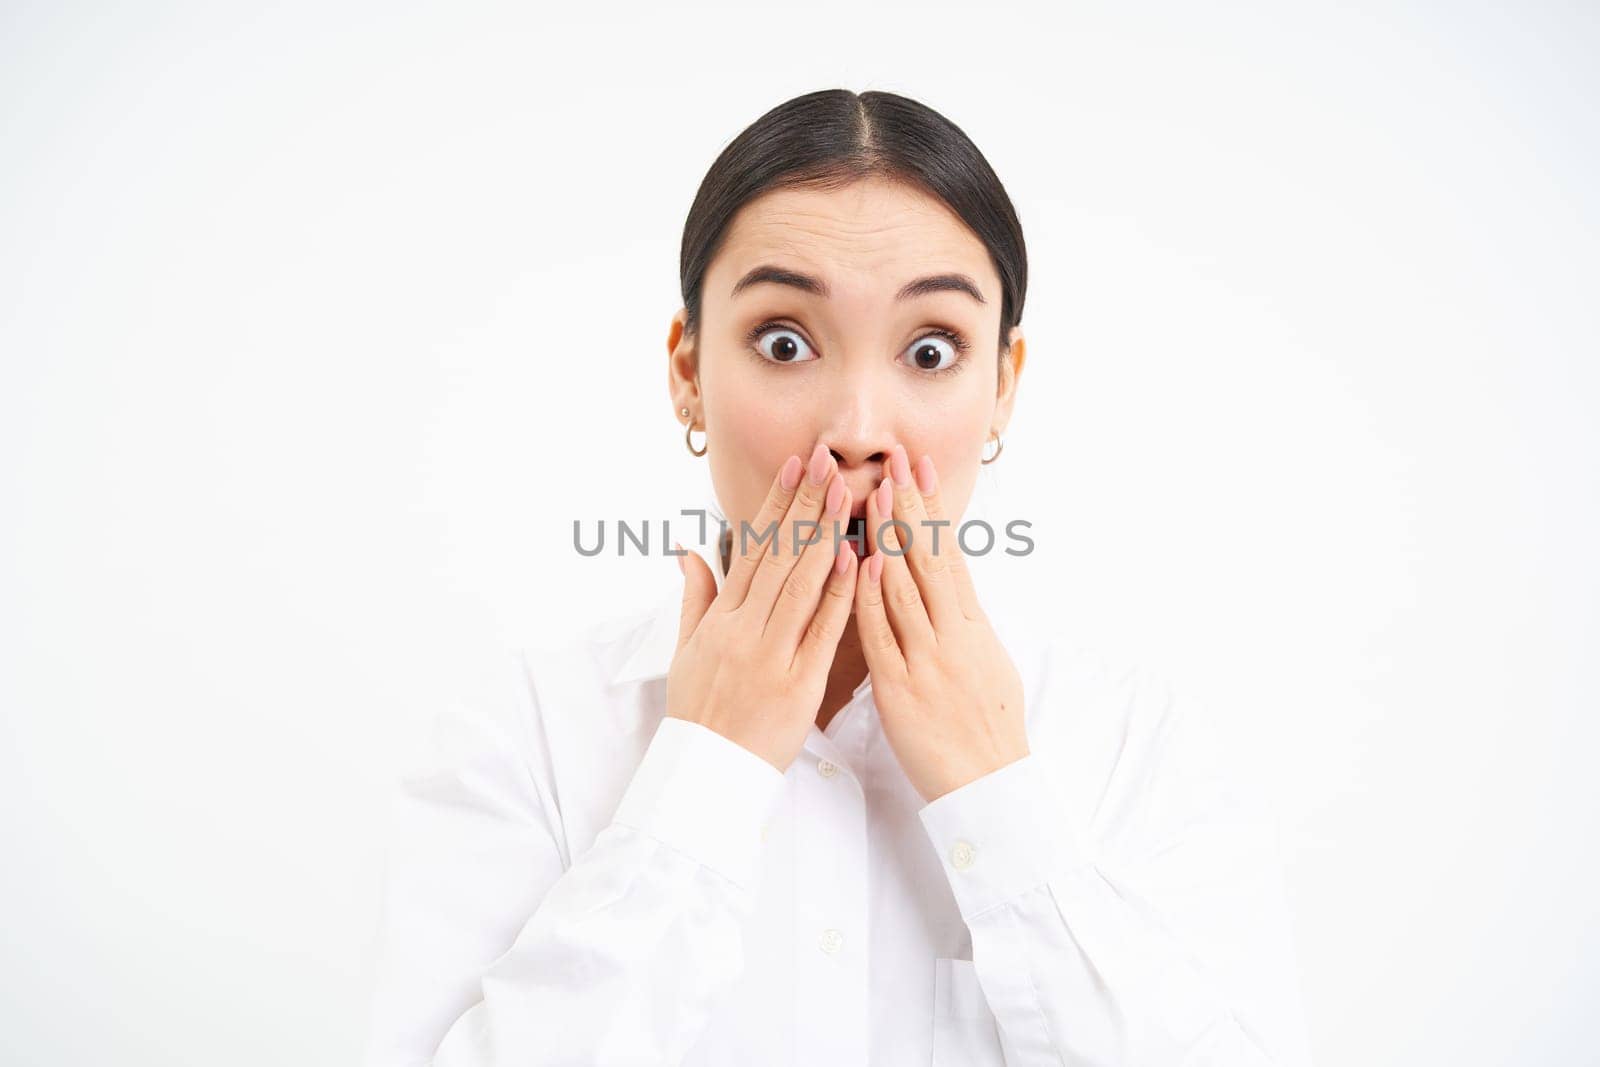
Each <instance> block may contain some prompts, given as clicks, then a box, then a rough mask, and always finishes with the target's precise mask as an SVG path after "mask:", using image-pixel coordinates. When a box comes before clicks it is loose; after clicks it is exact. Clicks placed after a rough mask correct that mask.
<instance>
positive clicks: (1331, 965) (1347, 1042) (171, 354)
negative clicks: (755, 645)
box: [0, 3, 1600, 1067]
mask: <svg viewBox="0 0 1600 1067" xmlns="http://www.w3.org/2000/svg"><path fill="white" fill-rule="evenodd" d="M1498 6H1499V7H1500V8H1502V9H1503V10H1499V11H1496V10H1491V9H1489V8H1488V7H1487V6H1485V5H1444V4H1440V5H1437V6H1434V7H1424V6H1417V5H1370V6H1366V9H1365V10H1354V9H1352V5H1349V4H1331V3H1330V4H1327V5H1320V4H1318V5H1306V4H1300V5H1288V4H1260V5H1249V6H1244V5H1228V6H1226V9H1225V10H1224V9H1221V8H1219V5H1215V4H1205V5H1182V6H1175V7H1174V8H1172V9H1171V10H1166V11H1156V10H1152V9H1150V8H1148V7H1146V6H1144V5H1138V6H1137V7H1135V6H1132V5H1128V6H1122V7H1119V8H1117V9H1115V10H1113V9H1112V8H1111V7H1110V6H1107V7H1106V8H1103V9H1096V8H1088V7H1081V6H1077V5H1068V6H1066V7H1064V8H1062V7H1057V6H1056V5H1037V6H1027V7H1016V8H1008V7H1006V6H1004V5H998V4H990V5H985V6H983V7H979V6H975V5H973V4H970V3H964V4H934V3H919V4H915V5H904V6H899V7H896V8H889V7H876V6H869V5H862V4H857V3H850V4H839V5H834V4H806V5H785V6H782V7H776V6H775V7H773V8H771V9H770V10H767V11H757V10H754V9H753V8H752V7H750V6H748V5H743V4H729V5H727V6H726V7H725V8H721V9H718V8H711V7H699V8H691V7H686V6H684V5H660V6H650V7H641V8H640V9H639V10H637V11H636V12H633V13H631V14H622V13H619V12H618V10H617V8H616V7H615V6H614V5H602V6H600V7H595V8H592V9H589V10H588V11H586V12H585V11H577V10H574V11H570V12H559V13H554V14H552V13H548V12H546V13H540V12H536V11H535V10H534V9H533V6H532V5H527V6H524V7H506V8H503V9H498V8H489V7H467V6H464V5H461V4H451V5H448V6H446V5H439V6H437V7H435V8H431V9H427V8H421V7H400V6H397V5H393V4H381V5H380V4H373V5H371V6H370V7H356V6H350V5H342V6H330V5H326V4H303V5H280V4H274V5H238V6H237V7H236V8H235V9H233V10H225V9H223V8H221V7H219V6H217V5H201V4H196V5H194V6H192V7H172V6H158V5H116V6H113V5H105V6H103V7H99V8H94V7H89V6H86V5H76V6H73V5H66V4H54V5H44V4H30V5H17V4H10V5H7V6H6V9H5V10H4V11H3V12H0V132H3V138H0V143H3V149H0V153H3V160H4V165H3V169H0V509H3V512H0V516H3V518H0V731H3V733H0V742H3V745H0V850H3V851H0V856H3V859H0V867H3V869H4V871H5V872H6V873H5V874H4V875H3V876H0V907H3V923H0V925H3V929H4V933H3V935H0V938H3V941H4V944H3V948H0V1016H3V1019H4V1023H3V1025H0V1061H4V1062H6V1063H19V1064H20V1063H28V1064H44V1063H59V1064H66V1063H94V1062H107V1063H111V1062H114V1063H118V1064H125V1065H145V1064H149V1065H157V1064H160V1065H197V1067H198V1065H207V1067H209V1065H214V1064H219V1063H226V1064H230V1065H232V1067H252V1065H257V1064H260V1065H266V1064H286V1063H294V1064H327V1065H334V1064H345V1063H349V1062H352V1061H353V1060H354V1059H355V1057H356V1055H357V1053H358V1050H359V1047H360V1043H361V1040H362V1028H363V1025H364V1021H365V1011H366V997H367V989H368V983H369V982H370V980H371V968H372V962H371V950H372V945H373V934H374V931H375V923H376V913H375V906H376V902H377V900H378V896H379V891H380V886H381V878H382V870H383V848H382V837H381V834H382V830H383V823H384V819H385V815H386V807H385V805H386V803H387V799H388V788H389V784H390V781H391V778H392V776H393V774H394V773H395V771H396V768H397V766H399V765H400V763H401V762H402V761H403V760H404V759H405V758H406V756H407V753H408V752H409V751H411V749H410V746H411V745H413V744H415V743H416V742H417V739H418V737H419V736H421V732H422V727H423V725H424V724H425V723H426V721H427V719H428V717H429V716H431V715H432V714H433V713H434V712H436V711H438V710H439V709H440V708H442V707H444V706H445V705H446V704H447V703H448V702H450V701H451V700H455V699H461V698H463V695H464V694H468V693H470V691H471V687H472V685H473V684H475V683H473V682H472V681H470V679H474V678H477V677H479V674H478V673H477V669H476V666H475V665H476V664H477V663H478V662H479V661H480V654H481V653H482V652H483V650H484V649H485V648H488V647H492V645H493V643H494V642H500V641H505V640H508V639H523V638H524V637H526V638H529V639H535V640H536V639H539V637H540V636H541V635H549V634H551V633H555V632H564V631H566V630H567V629H569V628H570V627H571V626H573V625H574V621H575V615H576V616H580V617H587V616H590V615H595V616H602V615H606V614H608V613H610V612H613V611H617V610H623V609H625V608H627V607H629V606H631V605H636V604H642V603H646V602H648V600H649V599H650V598H651V597H654V596H657V595H659V594H662V593H664V592H667V591H669V590H671V589H674V588H676V584H677V582H678V573H677V570H676V568H675V567H674V566H673V564H672V563H671V562H670V561H668V560H666V559H663V558H660V557H651V558H643V557H639V556H632V557H629V558H627V559H622V560H618V559H616V558H614V557H613V558H611V559H609V560H607V561H604V562H601V561H590V560H583V559H580V558H579V557H578V556H577V555H576V553H575V552H574V551H573V548H572V544H571V522H572V520H573V519H574V518H577V517H583V518H585V519H594V518H599V517H606V518H610V519H615V518H619V517H623V516H628V517H632V518H634V519H642V518H644V517H646V516H661V515H667V516H670V515H671V514H672V513H673V510H674V509H675V508H676V507H678V506H680V505H681V504H682V503H683V501H684V500H685V499H686V498H692V497H693V496H694V495H695V494H698V493H700V492H702V491H704V489H705V488H706V485H705V482H704V479H705V468H704V466H703V461H700V460H695V459H693V458H691V457H690V456H689V454H688V453H687V452H686V451H685V450H684V448H683V444H682V434H681V428H680V426H679V425H678V423H677V422H676V421H675V419H674V417H673V413H672V410H671V406H670V402H669V399H668V397H667V394H666V388H665V382H666V367H665V362H664V361H665V356H666V348H665V340H666V332H667V328H668V321H669V318H670V316H671V315H672V313H673V311H674V310H676V309H677V307H678V306H679V304H680V294H679V290H678V277H677V263H678V242H679V239H680V237H681V230H682V225H683V221H684V216H685V213H686V212H687V210H688V207H689V203H690V201H691V199H692V198H693V195H694V192H695V189H696V187H697V186H698V183H699V181H700V179H701V177H702V175H703V174H704V172H705V169H706V167H707V166H709V164H710V162H711V160H712V159H713V158H714V157H715V155H716V154H717V152H718V151H720V150H721V148H722V146H723V145H725V144H726V143H727V141H728V140H730V139H731V138H732V137H733V136H734V135H735V134H737V133H738V131H739V130H740V129H742V128H743V127H744V126H745V125H747V124H749V123H750V122H752V121H754V120H755V119H756V118H757V117H758V116H759V115H760V114H761V113H762V112H764V111H765V110H767V109H768V108H770V107H772V106H774V105H776V104H778V103H779V102H781V101H783V100H785V99H788V98H789V97H791V96H794V95H797V94H799V93H803V92H808V91H811V90H814V89H819V88H832V87H846V88H851V89H855V90H857V91H863V90H866V89H888V90H892V91H896V92H900V93H904V94H906V95H909V96H912V97H915V98H917V99H919V100H921V101H922V102H924V103H926V104H928V105H930V106H932V107H934V108H936V109H938V110H940V111H942V112H943V113H944V114H946V115H947V116H948V117H950V118H951V119H952V120H953V121H955V122H956V123H957V124H958V125H960V126H961V127H962V128H963V129H965V130H966V131H967V133H968V134H969V135H970V136H972V137H973V139H974V140H975V141H976V142H977V144H978V145H979V147H980V148H981V149H983V151H984V152H985V153H986V154H987V156H988V157H989V159H990V161H991V162H992V163H993V165H994V167H995V168H996V170H997V171H998V172H999V174H1000V175H1001V177H1002V179H1003V180H1004V181H1005V183H1006V185H1007V188H1008V190H1009V192H1010V194H1011V196H1012V197H1013V199H1014V201H1015V202H1016V205H1017V208H1018V211H1019V213H1020V215H1021V218H1022V220H1023V224H1024V227H1025V231H1026V235H1027V240H1028V249H1029V255H1030V268H1031V275H1030V286H1029V290H1028V294H1027V303H1026V307H1025V310H1024V315H1023V326H1024V329H1025V330H1026V332H1027V336H1028V340H1029V344H1028V353H1029V357H1030V358H1029V360H1028V363H1027V367H1026V370H1025V374H1024V378H1023V382H1022V394H1021V399H1020V401H1019V406H1018V411H1017V414H1016V418H1015V420H1014V421H1013V423H1012V427H1011V430H1010V432H1008V433H1007V435H1006V445H1005V453H1004V456H1003V458H1002V459H1001V460H1000V461H999V462H998V463H997V464H995V465H994V466H993V467H990V468H985V469H984V470H985V475H984V477H985V479H986V484H985V486H984V491H985V492H986V493H989V494H992V497H993V499H994V500H995V501H996V502H997V506H1003V507H1005V508H1007V509H1010V510H1011V511H1013V512H1015V513H1023V512H1025V513H1026V514H1027V516H1028V517H1029V518H1030V519H1031V520H1032V521H1033V522H1034V524H1035V529H1034V536H1035V539H1036V542H1037V545H1038V550H1037V552H1036V553H1035V554H1034V555H1033V556H1031V557H1028V558H1027V560H1026V561H1025V562H1021V561H1002V562H1000V563H997V564H996V565H995V566H993V567H991V568H990V571H991V572H992V573H991V574H990V576H989V581H990V586H989V588H991V589H992V590H993V591H994V592H993V594H992V595H993V596H994V597H995V599H996V602H999V600H1000V598H1002V597H1005V596H1009V595H1011V592H1012V591H1013V590H1014V589H1025V590H1027V591H1030V592H1031V593H1032V594H1033V597H1034V604H1035V605H1036V606H1038V607H1040V608H1042V609H1043V610H1047V611H1048V612H1049V613H1050V615H1051V618H1052V622H1053V623H1054V624H1056V625H1060V626H1064V627H1067V628H1069V629H1071V630H1074V631H1077V632H1080V633H1081V634H1082V635H1084V637H1085V638H1087V639H1088V640H1091V641H1094V642H1096V643H1097V644H1100V645H1102V646H1106V647H1108V648H1131V649H1134V650H1136V651H1137V653H1138V654H1140V655H1142V656H1147V657H1149V658H1152V659H1154V660H1157V661H1159V662H1158V665H1159V666H1164V667H1166V668H1167V669H1169V670H1170V671H1171V672H1172V673H1174V674H1175V675H1176V676H1177V677H1178V679H1179V680H1180V681H1181V682H1182V683H1183V684H1185V685H1186V686H1187V687H1188V691H1189V692H1190V693H1191V694H1192V695H1193V696H1195V697H1196V698H1197V699H1203V700H1205V701H1207V702H1208V703H1209V704H1210V705H1212V706H1214V707H1216V708H1218V709H1222V710H1224V711H1225V712H1226V713H1227V714H1228V715H1230V716H1233V717H1234V720H1235V721H1236V723H1237V724H1238V725H1239V726H1240V727H1241V733H1242V734H1243V735H1244V736H1245V737H1246V738H1247V741H1246V744H1247V746H1248V748H1247V751H1246V752H1245V755H1246V756H1247V757H1248V758H1250V759H1252V760H1253V761H1254V762H1255V763H1256V764H1257V765H1259V766H1261V767H1262V768H1263V769H1264V772H1265V773H1267V774H1269V775H1270V776H1271V778H1272V779H1273V780H1274V782H1275V784H1277V785H1278V787H1279V789H1280V792H1281V796H1282V817H1283V841H1284V847H1285V854H1286V862H1287V876H1288V880H1289V888H1290V890H1291V894H1292V901H1293V905H1294V911H1295V916H1296V930H1295V934H1296V938H1297V941H1298V944H1299V951H1300V956H1301V981H1302V985H1303V989H1304V993H1305V998H1306V1002H1307V1007H1308V1012H1309V1016H1310V1026H1311V1031H1312V1039H1313V1045H1314V1048H1315V1049H1316V1050H1317V1053H1318V1062H1319V1063H1320V1064H1324V1065H1332V1064H1361V1065H1363V1067H1382V1065H1402V1064H1403V1065H1412V1064H1419V1063H1449V1064H1452V1065H1454V1067H1471V1065H1479V1064H1513V1063H1514V1064H1518V1065H1528V1064H1563V1065H1565V1064H1573V1063H1578V1062H1594V1061H1593V1059H1592V1057H1593V1056H1594V1054H1595V1053H1594V1049H1595V1048H1596V1047H1597V1045H1600V1021H1597V1020H1600V1017H1597V1016H1596V1015H1595V1014H1594V1012H1593V1006H1594V1003H1595V1001H1596V998H1597V994H1600V944H1597V942H1600V916H1597V903H1596V902H1597V901H1600V861H1597V858H1596V846H1595V841H1596V838H1597V834H1600V826H1597V823H1600V818H1597V811H1600V787H1597V785H1596V778H1597V775H1596V774H1595V772H1594V771H1593V770H1592V769H1591V764H1592V762H1593V761H1594V760H1595V758H1596V754H1597V752H1600V727H1597V725H1596V712H1597V711H1600V699H1597V698H1600V682H1597V678H1596V668H1595V665H1594V664H1595V657H1594V653H1595V651H1596V649H1597V648H1600V567H1597V561H1596V552H1595V550H1594V545H1595V544H1597V543H1600V469H1597V467H1600V431H1597V429H1596V419H1595V411H1596V408H1597V406H1600V388H1597V386H1600V364H1597V360H1596V356H1597V351H1596V349H1597V345H1596V340H1595V338H1596V327H1597V325H1600V322H1597V313H1596V307H1597V302H1596V294H1597V282H1600V272H1597V265H1600V255H1597V242H1596V234H1597V210H1600V197H1597V195H1596V191H1595V190H1596V189H1597V188H1600V166H1597V163H1600V160H1597V138H1596V126H1597V121H1596V117H1595V116H1596V113H1597V99H1596V95H1597V94H1596V88H1597V85H1596V74H1595V69H1596V68H1595V63H1594V59H1595V56H1596V55H1597V54H1600V24H1597V16H1596V14H1595V11H1594V9H1593V8H1591V7H1588V6H1587V5H1579V4H1573V5H1569V6H1566V7H1559V6H1554V5H1532V4H1518V5H1510V4H1505V5H1498ZM258 8H259V9H260V10H257V9H258ZM268 9H270V10H268ZM1041 597H1042V601H1043V602H1042V603H1041Z"/></svg>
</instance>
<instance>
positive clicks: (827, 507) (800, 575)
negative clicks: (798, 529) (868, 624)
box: [765, 475, 855, 649]
mask: <svg viewBox="0 0 1600 1067" xmlns="http://www.w3.org/2000/svg"><path fill="white" fill-rule="evenodd" d="M823 501H824V503H823V508H822V520H821V525H820V526H818V527H817V529H816V530H815V531H812V532H811V535H812V536H813V537H814V538H815V540H814V541H813V542H812V543H810V544H807V545H806V546H805V547H804V549H803V550H802V552H801V555H800V558H799V559H798V560H796V561H795V564H794V567H793V568H792V569H791V570H790V571H789V576H788V578H786V579H785V580H784V583H783V589H782V591H781V592H780V593H779V594H778V598H777V603H775V604H773V605H772V614H771V615H769V616H768V617H767V626H766V630H765V633H767V634H769V635H772V636H773V638H774V639H776V640H778V641H780V642H782V643H783V646H782V647H784V648H789V649H793V648H794V647H795V646H796V645H798V644H799V643H800V638H801V635H802V634H804V632H805V629H806V627H807V626H809V625H810V624H811V620H812V618H813V617H814V616H815V615H816V613H817V600H818V598H819V597H821V596H825V595H826V593H825V592H824V586H826V585H827V583H828V581H829V577H828V575H829V573H830V571H831V569H832V568H833V566H834V564H835V563H836V562H837V560H838V555H839V549H840V548H845V549H848V548H849V543H848V542H844V541H843V540H842V539H843V537H844V533H845V530H844V526H845V523H846V522H848V521H849V517H850V487H849V486H847V485H845V484H844V476H843V475H835V476H834V477H833V478H832V479H830V480H829V482H828V490H827V493H826V494H825V495H824V497H823ZM850 556H851V558H852V559H853V558H854V557H855V553H854V552H850Z"/></svg>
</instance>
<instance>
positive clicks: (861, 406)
mask: <svg viewBox="0 0 1600 1067" xmlns="http://www.w3.org/2000/svg"><path fill="white" fill-rule="evenodd" d="M826 405H827V406H826V407H825V408H824V410H823V411H822V412H821V413H820V414H821V415H822V418H821V425H820V428H819V431H818V440H820V441H822V442H823V443H824V444H826V445H827V446H828V451H829V452H831V453H832V454H833V458H834V461H835V462H836V463H838V464H839V470H840V471H841V472H843V473H844V476H845V482H846V484H847V485H849V486H850V489H851V492H852V493H854V494H855V495H856V499H857V500H862V499H865V496H864V494H865V493H866V492H868V491H870V490H871V489H872V488H873V487H875V486H876V485H877V484H878V481H879V480H880V479H881V478H882V477H883V475H884V473H885V472H886V471H887V470H888V465H889V450H890V448H892V447H893V446H894V442H895V435H894V414H895V408H894V398H893V396H892V393H891V391H890V390H889V389H887V388H884V387H883V386H882V385H881V384H879V383H875V382H874V381H872V380H871V375H863V374H853V375H841V376H840V379H839V381H838V383H837V387H836V388H835V389H832V390H830V391H829V394H828V396H827V397H826Z"/></svg>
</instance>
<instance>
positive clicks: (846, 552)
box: [833, 545, 855, 577]
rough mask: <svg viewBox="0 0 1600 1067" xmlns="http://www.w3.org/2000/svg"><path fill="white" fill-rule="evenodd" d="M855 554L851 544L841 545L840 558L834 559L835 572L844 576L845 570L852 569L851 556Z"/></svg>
mask: <svg viewBox="0 0 1600 1067" xmlns="http://www.w3.org/2000/svg"><path fill="white" fill-rule="evenodd" d="M853 555H855V553H854V552H852V551H851V550H850V546H849V545H840V546H839V558H838V559H836V560H834V561H833V572H834V573H835V574H837V575H840V576H841V577H843V575H844V572H845V571H847V570H849V569H850V557H851V556H853Z"/></svg>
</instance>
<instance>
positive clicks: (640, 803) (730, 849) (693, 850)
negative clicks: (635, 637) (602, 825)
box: [612, 715, 785, 892]
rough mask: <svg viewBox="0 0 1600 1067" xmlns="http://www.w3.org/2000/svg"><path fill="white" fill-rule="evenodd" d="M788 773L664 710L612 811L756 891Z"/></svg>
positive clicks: (624, 822)
mask: <svg viewBox="0 0 1600 1067" xmlns="http://www.w3.org/2000/svg"><path fill="white" fill-rule="evenodd" d="M784 777H785V776H784V773H783V772H782V771H780V770H778V768H776V767H774V766H773V765H772V764H770V763H768V762H767V761H766V760H765V759H762V758H761V757H760V756H758V755H756V754H755V753H754V752H751V751H750V750H749V749H747V748H745V747H744V746H743V745H741V744H739V743H738V742H737V741H733V740H730V739H729V738H726V737H724V736H723V735H721V734H719V733H717V732H716V731H715V730H713V729H711V728H710V727H709V726H702V725H701V724H700V723H696V722H690V721H689V720H687V719H679V718H676V717H674V716H671V715H668V716H664V717H663V718H662V720H661V722H660V723H659V724H658V725H657V726H656V732H655V736H653V737H652V738H651V739H650V746H649V747H648V748H646V749H645V753H644V758H643V759H641V760H640V761H639V766H638V768H637V769H636V770H635V771H634V773H633V778H632V780H631V781H629V783H628V788H627V789H626V790H625V791H624V792H623V795H622V801H621V803H620V804H618V806H617V811H616V814H615V815H614V816H612V822H614V823H621V824H622V825H624V826H629V827H632V828H633V829H635V830H639V831H641V832H643V833H646V834H649V835H650V836H651V837H654V838H655V839H656V840H658V841H660V842H662V843H663V844H666V845H670V846H671V847H672V848H675V849H677V850H678V851H679V852H682V853H684V854H685V855H687V856H689V857H690V858H691V859H694V860H695V861H697V862H699V863H701V864H703V865H704V866H706V867H709V868H711V869H712V870H714V871H716V872H717V873H719V874H721V875H722V876H723V877H725V878H727V879H728V880H729V881H731V882H734V883H736V884H738V885H739V886H740V887H742V888H744V889H745V890H747V891H749V892H754V890H755V886H756V877H757V874H758V872H759V868H758V866H757V864H758V861H759V860H760V855H761V829H762V827H763V826H764V825H765V824H766V821H767V817H768V816H769V815H770V814H771V810H772V806H773V802H774V801H775V800H776V798H777V795H778V787H779V786H780V785H782V784H783V781H784Z"/></svg>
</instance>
